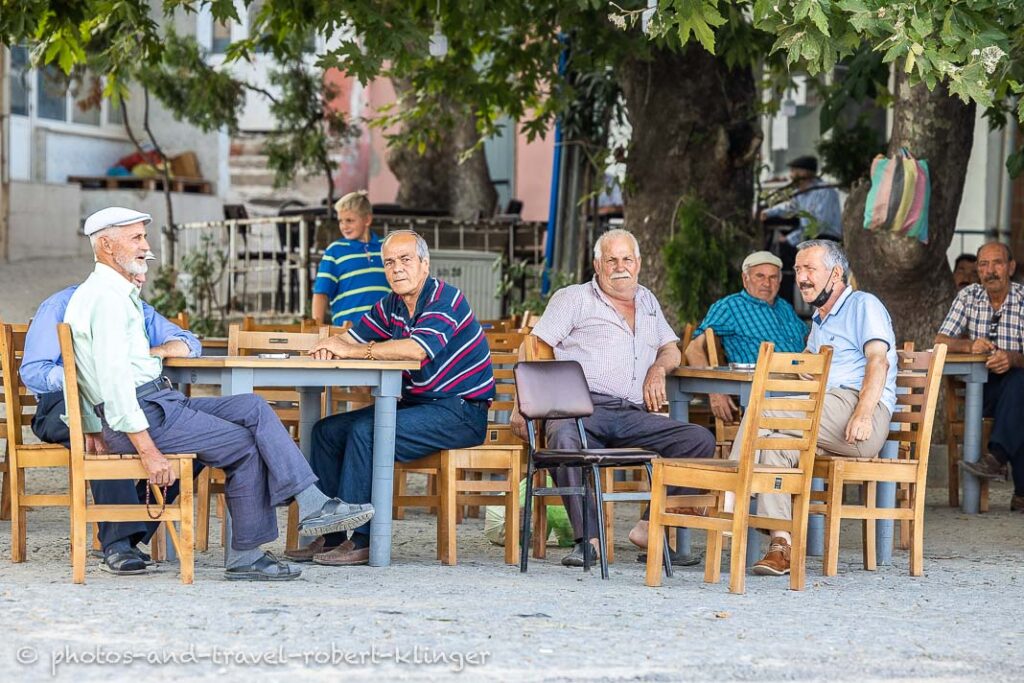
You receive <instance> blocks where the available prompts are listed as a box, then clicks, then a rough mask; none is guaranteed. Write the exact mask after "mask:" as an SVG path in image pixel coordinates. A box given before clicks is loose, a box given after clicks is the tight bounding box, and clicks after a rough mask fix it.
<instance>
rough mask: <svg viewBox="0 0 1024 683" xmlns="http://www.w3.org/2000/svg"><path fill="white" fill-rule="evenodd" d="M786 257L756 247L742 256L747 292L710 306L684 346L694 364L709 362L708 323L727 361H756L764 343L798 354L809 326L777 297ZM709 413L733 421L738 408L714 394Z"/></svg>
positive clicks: (692, 364)
mask: <svg viewBox="0 0 1024 683" xmlns="http://www.w3.org/2000/svg"><path fill="white" fill-rule="evenodd" d="M781 281H782V260H781V259H780V258H779V257H778V256H775V255H774V254H772V253H771V252H768V251H755V252H754V253H753V254H751V255H750V256H748V257H747V258H745V259H743V291H740V292H737V293H736V294H730V295H729V296H726V297H724V298H722V299H719V300H718V301H716V302H715V303H714V304H712V305H711V308H710V309H709V310H708V314H707V315H706V316H704V321H703V322H701V324H700V327H698V328H697V329H696V330H695V331H694V335H695V336H694V338H693V341H691V342H690V344H689V345H688V346H687V347H686V362H687V363H688V364H689V365H691V366H692V367H695V368H706V367H708V365H709V362H708V353H707V336H706V335H705V334H704V333H705V331H706V330H707V329H708V328H709V327H710V328H711V329H712V330H714V332H715V335H716V336H717V337H718V338H719V339H721V340H722V345H723V346H724V347H725V360H728V361H729V362H732V363H756V362H757V354H758V351H759V350H760V348H761V342H765V341H770V342H772V343H773V344H775V350H776V351H783V352H786V353H799V352H800V351H803V350H804V346H805V344H806V340H807V325H806V324H805V323H804V321H802V320H800V318H799V317H797V314H796V311H794V310H793V307H792V306H791V305H790V304H789V302H788V301H786V300H785V299H780V298H778V295H779V284H780V283H781ZM709 398H710V403H711V412H712V413H714V415H715V417H717V418H719V419H721V420H725V421H726V422H732V421H733V418H734V417H735V415H736V411H737V410H738V408H737V407H736V404H735V403H734V402H733V400H732V398H731V397H730V396H726V395H725V394H711V396H710V397H709Z"/></svg>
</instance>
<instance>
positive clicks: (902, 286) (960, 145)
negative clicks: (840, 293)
mask: <svg viewBox="0 0 1024 683" xmlns="http://www.w3.org/2000/svg"><path fill="white" fill-rule="evenodd" d="M974 120H975V105H974V103H971V104H964V103H963V102H961V101H960V99H959V98H957V97H955V96H953V95H950V94H949V93H948V92H947V91H946V89H945V87H944V86H941V85H940V86H936V88H935V90H933V91H929V90H928V89H927V87H925V86H924V85H916V86H913V87H911V86H910V84H909V83H908V82H907V79H906V77H905V75H904V74H903V73H902V71H900V70H898V72H897V76H896V89H895V104H894V107H893V129H892V138H891V139H890V140H889V154H893V153H895V152H896V151H897V150H899V148H901V147H906V148H907V149H909V150H910V152H911V153H912V154H913V155H914V156H916V157H918V158H920V159H925V160H927V161H928V168H929V171H930V174H931V183H932V195H931V206H930V207H929V211H928V244H921V242H920V241H918V240H916V239H909V238H906V237H903V236H901V235H896V234H894V233H891V232H870V231H867V230H865V229H864V228H863V225H864V201H865V199H866V197H867V193H868V190H869V189H870V186H871V185H870V183H869V182H866V181H862V182H860V183H858V184H856V185H854V186H853V188H852V189H851V191H850V195H849V197H847V200H846V208H845V211H844V215H843V237H844V241H845V243H846V247H847V251H848V252H849V256H850V266H851V269H852V270H853V272H854V274H855V275H856V278H857V286H858V287H859V288H861V289H864V290H866V291H869V292H871V293H873V294H875V295H877V296H878V298H880V299H881V300H882V302H883V303H884V304H885V306H886V308H887V309H888V310H889V315H891V316H892V321H893V326H894V327H895V329H896V341H897V342H903V341H914V342H915V343H916V344H917V347H918V348H927V347H930V346H931V343H932V341H933V340H934V339H935V333H936V332H937V331H938V329H939V325H941V324H942V320H943V318H944V317H945V316H946V313H947V311H948V310H949V305H950V303H951V302H952V300H953V296H954V294H955V291H954V287H953V277H952V273H951V271H950V269H949V262H948V260H947V258H946V250H947V249H948V248H949V245H950V242H952V239H953V231H954V229H955V227H956V217H957V213H958V212H959V210H960V199H961V197H962V195H963V189H964V179H965V177H966V175H967V161H968V160H969V159H970V156H971V147H972V145H973V142H974Z"/></svg>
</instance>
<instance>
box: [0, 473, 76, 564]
mask: <svg viewBox="0 0 1024 683" xmlns="http://www.w3.org/2000/svg"><path fill="white" fill-rule="evenodd" d="M8 467H10V470H9V471H8V472H7V476H6V477H4V479H10V480H11V562H24V561H25V554H26V544H27V540H28V535H27V533H26V519H25V513H26V512H27V509H26V508H25V507H24V506H22V504H21V499H22V498H24V497H25V473H24V472H23V471H22V470H20V469H18V465H17V462H16V461H14V460H12V459H11V456H8ZM71 514H72V520H73V519H74V512H73V511H72V513H71ZM71 538H72V541H73V540H74V529H73V528H72V533H71ZM83 580H84V579H83Z"/></svg>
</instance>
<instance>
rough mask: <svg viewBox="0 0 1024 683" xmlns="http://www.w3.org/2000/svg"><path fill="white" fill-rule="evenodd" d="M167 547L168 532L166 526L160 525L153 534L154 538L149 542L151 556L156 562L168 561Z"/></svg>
mask: <svg viewBox="0 0 1024 683" xmlns="http://www.w3.org/2000/svg"><path fill="white" fill-rule="evenodd" d="M166 545H167V537H166V530H165V529H164V525H163V524H160V525H159V526H157V528H156V531H155V532H154V533H153V538H151V539H150V541H149V554H150V555H151V556H152V558H153V561H154V562H163V561H164V560H166V559H167V551H166V547H165V546H166Z"/></svg>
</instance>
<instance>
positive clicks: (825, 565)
mask: <svg viewBox="0 0 1024 683" xmlns="http://www.w3.org/2000/svg"><path fill="white" fill-rule="evenodd" d="M841 468H842V463H837V462H833V463H831V464H830V465H829V478H828V491H826V496H827V497H828V498H827V504H826V508H825V557H824V558H823V560H824V561H823V562H822V572H821V573H822V574H824V575H825V576H835V575H836V574H837V573H839V533H840V529H841V527H842V521H843V489H844V488H845V487H844V483H845V482H844V481H843V477H842V469H841Z"/></svg>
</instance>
